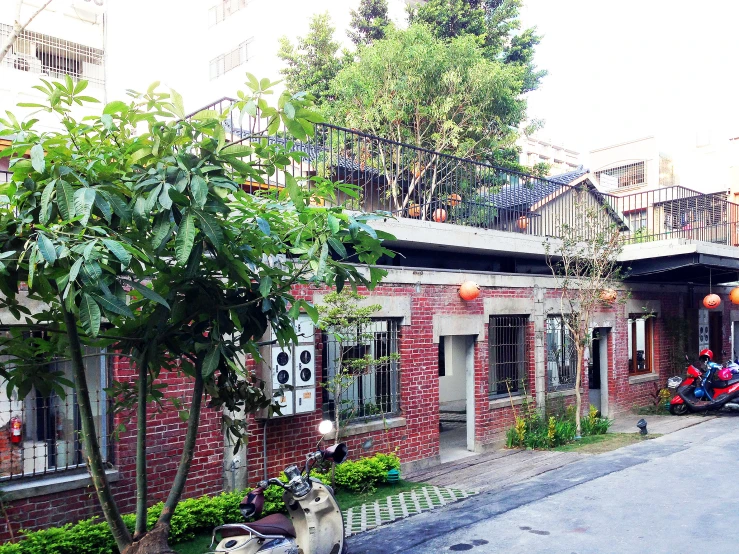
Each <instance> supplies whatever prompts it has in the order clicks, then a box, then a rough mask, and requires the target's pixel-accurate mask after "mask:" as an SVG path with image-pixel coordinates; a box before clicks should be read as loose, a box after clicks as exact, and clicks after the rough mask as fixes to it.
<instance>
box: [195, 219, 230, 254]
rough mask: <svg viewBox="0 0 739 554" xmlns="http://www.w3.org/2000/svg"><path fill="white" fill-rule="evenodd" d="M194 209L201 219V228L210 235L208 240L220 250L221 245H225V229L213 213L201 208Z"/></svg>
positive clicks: (207, 235) (206, 234)
mask: <svg viewBox="0 0 739 554" xmlns="http://www.w3.org/2000/svg"><path fill="white" fill-rule="evenodd" d="M193 211H194V212H195V215H196V216H197V217H198V219H199V220H200V229H201V230H202V231H203V233H205V236H206V237H208V240H209V241H210V243H211V244H212V245H213V246H214V247H215V248H216V250H220V249H221V246H223V230H222V229H221V226H220V225H219V224H218V220H216V218H214V217H213V216H212V215H210V214H207V213H205V212H201V211H200V210H193Z"/></svg>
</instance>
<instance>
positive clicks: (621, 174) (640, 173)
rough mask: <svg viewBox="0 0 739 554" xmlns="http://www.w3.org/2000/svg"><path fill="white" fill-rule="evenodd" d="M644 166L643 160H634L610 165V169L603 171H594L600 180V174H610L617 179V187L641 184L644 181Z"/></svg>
mask: <svg viewBox="0 0 739 554" xmlns="http://www.w3.org/2000/svg"><path fill="white" fill-rule="evenodd" d="M645 167H646V163H645V162H636V163H633V164H627V165H620V166H618V167H612V168H611V169H605V170H603V171H596V172H595V176H596V177H598V179H599V180H600V177H601V175H610V176H612V177H616V179H618V187H619V188H625V187H632V186H634V185H642V184H644V183H646V171H645Z"/></svg>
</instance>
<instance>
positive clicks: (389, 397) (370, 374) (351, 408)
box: [323, 319, 400, 421]
mask: <svg viewBox="0 0 739 554" xmlns="http://www.w3.org/2000/svg"><path fill="white" fill-rule="evenodd" d="M399 329H400V326H399V324H398V321H397V320H394V319H376V320H373V321H372V322H371V323H369V324H368V325H366V326H364V327H363V328H359V327H358V328H357V329H356V335H355V338H350V337H344V338H343V340H341V341H339V340H338V339H337V337H335V336H333V335H331V334H330V333H323V352H324V355H323V381H324V383H327V382H329V381H330V380H331V379H332V378H333V377H334V376H335V375H336V372H337V366H338V361H337V360H339V359H340V355H339V348H342V347H343V349H344V353H343V358H344V359H345V360H348V359H352V358H354V359H357V358H362V357H364V356H367V355H368V356H371V357H372V358H374V359H378V358H383V357H388V356H392V355H397V354H398V339H399ZM336 404H337V402H336V399H335V398H334V395H333V393H332V391H330V390H328V387H324V410H325V411H326V412H327V415H329V416H330V417H331V418H332V419H333V418H334V417H335V410H336V409H337V406H336ZM338 409H339V410H341V412H342V418H343V420H344V421H366V420H369V419H374V418H379V417H383V416H389V415H395V414H397V413H399V411H400V363H399V360H398V359H390V360H389V361H386V362H385V363H381V364H375V365H372V366H371V367H369V368H368V369H367V370H366V371H362V372H357V373H355V374H354V375H353V378H352V379H351V382H350V384H349V385H348V387H347V390H346V391H345V392H344V393H343V394H342V395H341V399H340V401H339V406H338Z"/></svg>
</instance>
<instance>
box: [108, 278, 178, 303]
mask: <svg viewBox="0 0 739 554" xmlns="http://www.w3.org/2000/svg"><path fill="white" fill-rule="evenodd" d="M120 281H121V283H125V284H127V285H130V286H131V287H132V288H134V289H136V290H137V291H139V292H140V293H141V296H143V297H144V298H148V299H149V300H153V301H154V302H156V303H158V304H161V305H162V306H164V307H165V308H167V309H170V308H169V304H168V303H167V301H166V300H165V299H164V298H163V297H162V296H161V295H159V294H157V293H156V292H154V291H153V290H151V289H150V288H149V287H147V286H146V285H143V284H141V283H137V282H136V281H131V280H129V279H121V280H120Z"/></svg>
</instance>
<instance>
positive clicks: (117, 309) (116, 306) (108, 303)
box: [90, 292, 133, 317]
mask: <svg viewBox="0 0 739 554" xmlns="http://www.w3.org/2000/svg"><path fill="white" fill-rule="evenodd" d="M90 296H92V297H93V298H94V299H95V301H96V302H97V303H98V304H99V305H100V306H101V307H102V308H103V309H105V310H107V311H109V312H112V313H114V314H118V315H123V316H126V317H133V312H132V311H131V308H129V307H128V306H127V305H126V303H125V302H123V301H122V300H121V299H120V298H118V297H117V296H113V295H112V294H111V295H110V296H103V295H101V294H98V293H97V292H91V293H90Z"/></svg>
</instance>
